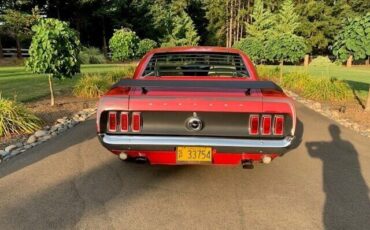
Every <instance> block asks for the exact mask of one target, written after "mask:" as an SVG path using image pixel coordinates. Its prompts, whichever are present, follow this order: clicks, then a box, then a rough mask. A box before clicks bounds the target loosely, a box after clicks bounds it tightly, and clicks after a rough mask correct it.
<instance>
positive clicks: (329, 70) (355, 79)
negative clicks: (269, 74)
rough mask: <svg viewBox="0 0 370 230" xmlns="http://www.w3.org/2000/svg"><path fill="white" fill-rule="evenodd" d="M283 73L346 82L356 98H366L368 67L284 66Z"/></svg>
mask: <svg viewBox="0 0 370 230" xmlns="http://www.w3.org/2000/svg"><path fill="white" fill-rule="evenodd" d="M266 67H268V68H276V67H277V66H275V65H266ZM283 70H284V72H285V73H289V72H301V73H308V74H310V76H313V77H317V78H336V79H338V80H344V81H346V82H347V83H348V84H349V85H350V86H351V88H352V89H353V90H355V91H356V93H357V94H358V96H359V97H360V98H362V99H363V100H365V99H366V98H367V94H368V90H369V85H370V66H369V67H366V66H359V67H357V66H354V67H352V68H346V67H344V66H309V67H308V68H305V67H304V66H284V68H283Z"/></svg>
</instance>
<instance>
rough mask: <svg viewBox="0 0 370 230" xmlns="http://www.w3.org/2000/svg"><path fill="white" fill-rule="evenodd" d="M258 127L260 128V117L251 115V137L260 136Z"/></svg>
mask: <svg viewBox="0 0 370 230" xmlns="http://www.w3.org/2000/svg"><path fill="white" fill-rule="evenodd" d="M258 127H259V116H258V115H250V116H249V134H250V135H257V134H258Z"/></svg>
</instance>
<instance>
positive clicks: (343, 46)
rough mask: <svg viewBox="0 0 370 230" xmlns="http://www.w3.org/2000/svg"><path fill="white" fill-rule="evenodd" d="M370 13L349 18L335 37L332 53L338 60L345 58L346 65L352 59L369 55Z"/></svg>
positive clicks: (350, 63)
mask: <svg viewBox="0 0 370 230" xmlns="http://www.w3.org/2000/svg"><path fill="white" fill-rule="evenodd" d="M369 28H370V13H367V14H366V15H365V16H363V17H356V18H354V19H350V20H349V21H348V23H347V25H346V26H345V27H344V28H343V30H341V31H340V32H339V34H338V35H337V36H336V37H335V42H334V45H333V54H334V55H336V56H337V57H338V59H339V60H341V61H345V60H347V67H351V66H352V60H353V59H354V60H360V59H365V58H366V57H367V56H370V29H369Z"/></svg>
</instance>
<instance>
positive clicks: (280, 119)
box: [274, 115, 284, 135]
mask: <svg viewBox="0 0 370 230" xmlns="http://www.w3.org/2000/svg"><path fill="white" fill-rule="evenodd" d="M283 134H284V116H283V115H276V116H275V118H274V135H283Z"/></svg>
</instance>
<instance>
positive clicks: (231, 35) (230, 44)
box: [229, 0, 234, 47]
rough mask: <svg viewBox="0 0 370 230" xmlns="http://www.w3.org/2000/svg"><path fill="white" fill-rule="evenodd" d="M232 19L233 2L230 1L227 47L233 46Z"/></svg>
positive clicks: (232, 0)
mask: <svg viewBox="0 0 370 230" xmlns="http://www.w3.org/2000/svg"><path fill="white" fill-rule="evenodd" d="M233 19H234V0H231V5H230V28H229V29H230V32H229V47H231V46H232V45H233V43H232V41H233Z"/></svg>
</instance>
